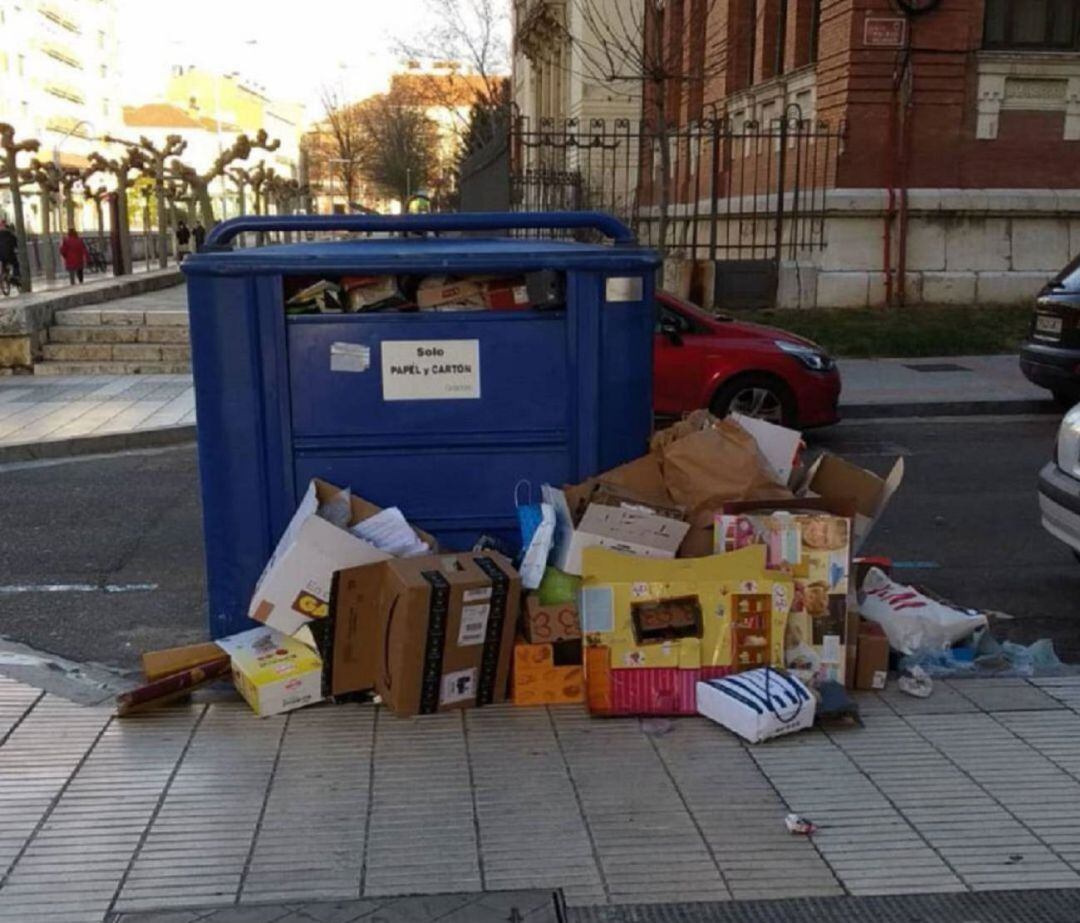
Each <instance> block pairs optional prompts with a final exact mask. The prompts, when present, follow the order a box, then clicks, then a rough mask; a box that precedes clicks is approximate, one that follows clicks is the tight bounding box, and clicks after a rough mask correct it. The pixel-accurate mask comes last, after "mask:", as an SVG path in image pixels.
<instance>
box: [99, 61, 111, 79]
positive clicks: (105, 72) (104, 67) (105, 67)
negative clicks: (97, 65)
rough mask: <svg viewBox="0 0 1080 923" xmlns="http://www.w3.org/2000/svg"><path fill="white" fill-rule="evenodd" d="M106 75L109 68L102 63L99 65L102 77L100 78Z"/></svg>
mask: <svg viewBox="0 0 1080 923" xmlns="http://www.w3.org/2000/svg"><path fill="white" fill-rule="evenodd" d="M108 76H109V68H108V65H105V64H102V65H101V77H102V79H103V80H104V79H105V78H106V77H108Z"/></svg>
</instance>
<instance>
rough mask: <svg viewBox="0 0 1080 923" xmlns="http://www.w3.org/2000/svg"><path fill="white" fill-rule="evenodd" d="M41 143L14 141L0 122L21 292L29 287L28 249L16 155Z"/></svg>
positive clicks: (0, 155)
mask: <svg viewBox="0 0 1080 923" xmlns="http://www.w3.org/2000/svg"><path fill="white" fill-rule="evenodd" d="M40 146H41V142H40V141H38V140H37V139H36V138H23V140H21V141H16V140H15V128H14V127H13V126H11V125H9V124H8V123H7V122H0V175H2V176H3V178H4V180H5V181H6V183H7V187H8V190H9V192H10V193H11V209H12V211H13V212H14V213H15V215H14V217H15V235H16V237H18V239H19V242H18V247H19V265H20V267H22V271H21V272H20V274H19V276H20V279H19V285H20V288H21V289H22V291H24V292H29V291H31V290H32V288H33V282H32V281H31V278H30V251H29V250H28V249H27V247H26V219H25V217H24V215H23V203H22V190H21V188H20V186H21V181H22V175H21V171H20V168H19V155H20V154H36V153H37V151H38V148H40Z"/></svg>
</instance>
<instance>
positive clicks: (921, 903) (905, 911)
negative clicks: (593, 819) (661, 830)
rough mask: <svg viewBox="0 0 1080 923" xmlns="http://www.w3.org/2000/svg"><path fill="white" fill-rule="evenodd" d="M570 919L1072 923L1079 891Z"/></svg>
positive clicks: (624, 909)
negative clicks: (1017, 922)
mask: <svg viewBox="0 0 1080 923" xmlns="http://www.w3.org/2000/svg"><path fill="white" fill-rule="evenodd" d="M568 919H569V923H790V921H792V920H806V921H809V920H813V921H814V923H866V921H867V920H873V921H874V923H1016V921H1019V920H1022V921H1023V923H1076V921H1077V920H1080V890H1068V891H1064V890H1062V891H994V892H989V891H983V892H980V893H977V894H968V893H964V894H898V895H889V896H888V897H809V898H797V899H793V900H777V901H731V902H727V903H708V904H661V905H639V904H635V905H621V906H618V907H580V908H572V909H571V910H570V911H569V912H568Z"/></svg>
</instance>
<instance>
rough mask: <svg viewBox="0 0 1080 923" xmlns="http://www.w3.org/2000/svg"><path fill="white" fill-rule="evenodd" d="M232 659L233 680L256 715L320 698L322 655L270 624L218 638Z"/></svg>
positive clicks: (277, 711) (220, 645) (278, 711)
mask: <svg viewBox="0 0 1080 923" xmlns="http://www.w3.org/2000/svg"><path fill="white" fill-rule="evenodd" d="M217 645H218V647H220V648H221V649H222V650H223V651H225V652H226V653H227V654H228V655H229V658H230V660H231V661H232V675H233V683H234V684H235V685H236V689H237V691H238V692H239V693H240V695H242V696H243V697H244V699H245V700H247V703H248V705H250V706H251V708H252V710H253V711H254V712H255V714H257V715H258V716H259V717H260V718H265V717H267V716H269V715H279V714H281V713H282V712H287V711H292V710H293V709H294V708H303V706H305V705H312V704H314V703H315V702H318V701H320V700H321V699H322V659H321V658H320V657H319V655H318V654H317V653H315V651H313V650H312V649H311V648H309V647H307V646H306V645H304V644H301V643H300V642H299V641H297V640H296V639H295V638H290V637H289V636H288V635H285V634H282V633H281V632H280V631H275V630H274V629H273V628H266V627H263V628H253V629H251V631H244V632H241V633H240V634H238V635H231V636H230V637H228V638H222V639H221V640H219V641H218V642H217Z"/></svg>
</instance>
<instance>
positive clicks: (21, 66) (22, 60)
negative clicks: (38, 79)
mask: <svg viewBox="0 0 1080 923" xmlns="http://www.w3.org/2000/svg"><path fill="white" fill-rule="evenodd" d="M16 60H17V62H18V66H17V68H16V69H17V70H18V73H19V76H20V77H25V76H26V55H24V54H21V55H19V57H18V58H17V59H16Z"/></svg>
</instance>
